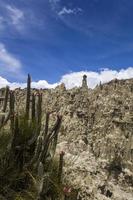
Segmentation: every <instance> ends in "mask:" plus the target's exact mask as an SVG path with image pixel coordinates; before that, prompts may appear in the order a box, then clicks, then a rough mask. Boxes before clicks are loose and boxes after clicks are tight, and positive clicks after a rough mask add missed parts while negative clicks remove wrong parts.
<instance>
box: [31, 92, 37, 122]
mask: <svg viewBox="0 0 133 200" xmlns="http://www.w3.org/2000/svg"><path fill="white" fill-rule="evenodd" d="M35 106H36V105H35V95H34V94H32V108H31V112H32V113H31V117H32V122H34V121H35V117H36V116H35V115H36V108H35Z"/></svg>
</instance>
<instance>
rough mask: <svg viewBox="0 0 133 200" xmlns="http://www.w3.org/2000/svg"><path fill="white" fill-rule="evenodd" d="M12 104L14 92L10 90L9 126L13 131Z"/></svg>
mask: <svg viewBox="0 0 133 200" xmlns="http://www.w3.org/2000/svg"><path fill="white" fill-rule="evenodd" d="M14 104H15V97H14V92H13V91H10V128H11V132H12V133H13V132H14V114H15V113H14V112H15V111H14Z"/></svg>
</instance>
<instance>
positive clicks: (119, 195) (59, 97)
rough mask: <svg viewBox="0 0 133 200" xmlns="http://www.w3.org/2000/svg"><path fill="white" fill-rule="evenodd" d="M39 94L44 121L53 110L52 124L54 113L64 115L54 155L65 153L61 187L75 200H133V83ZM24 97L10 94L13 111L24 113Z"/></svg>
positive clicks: (22, 93)
mask: <svg viewBox="0 0 133 200" xmlns="http://www.w3.org/2000/svg"><path fill="white" fill-rule="evenodd" d="M32 92H35V93H36V92H38V91H37V90H36V89H32ZM40 92H42V94H43V104H42V109H43V112H42V113H44V115H43V119H44V120H45V113H46V112H48V111H50V112H52V116H53V120H51V122H50V123H51V125H52V124H53V122H54V117H55V116H56V113H58V114H61V115H62V116H63V122H62V126H61V130H60V134H59V140H58V145H57V154H58V153H59V152H60V151H64V152H65V157H64V158H65V165H64V178H63V181H64V184H66V185H67V186H69V187H71V188H74V189H76V190H77V191H78V199H79V200H89V199H90V200H108V199H112V200H133V79H129V80H116V79H115V80H113V81H111V82H109V83H106V84H103V85H101V84H100V85H99V86H97V87H96V88H95V89H93V90H92V89H88V88H87V87H81V88H73V89H71V90H66V88H65V86H64V85H63V84H62V85H60V86H58V87H57V88H55V89H45V90H40ZM25 95H26V90H25V89H24V90H22V89H16V90H15V96H16V109H22V110H23V109H24V107H23V105H24V104H23V102H24V101H25Z"/></svg>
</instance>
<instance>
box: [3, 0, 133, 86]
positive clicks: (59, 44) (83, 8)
mask: <svg viewBox="0 0 133 200" xmlns="http://www.w3.org/2000/svg"><path fill="white" fill-rule="evenodd" d="M132 10H133V1H132V0H17V1H16V0H0V87H3V86H5V85H7V84H8V85H10V86H11V87H17V86H25V84H24V83H25V81H26V76H27V73H30V74H31V76H32V80H33V86H34V87H42V88H45V87H49V88H52V87H56V86H57V85H58V84H60V83H62V82H64V83H65V84H66V86H67V87H68V88H72V87H74V86H80V85H81V80H82V76H83V74H87V76H88V85H89V86H90V87H91V88H93V87H95V85H96V84H98V83H99V82H100V81H102V82H108V81H110V80H112V79H114V78H119V79H126V78H133V20H132V19H133V12H132Z"/></svg>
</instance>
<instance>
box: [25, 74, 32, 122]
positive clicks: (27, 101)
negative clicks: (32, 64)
mask: <svg viewBox="0 0 133 200" xmlns="http://www.w3.org/2000/svg"><path fill="white" fill-rule="evenodd" d="M30 95H31V77H30V75H29V74H28V78H27V94H26V118H27V119H29V111H30Z"/></svg>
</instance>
